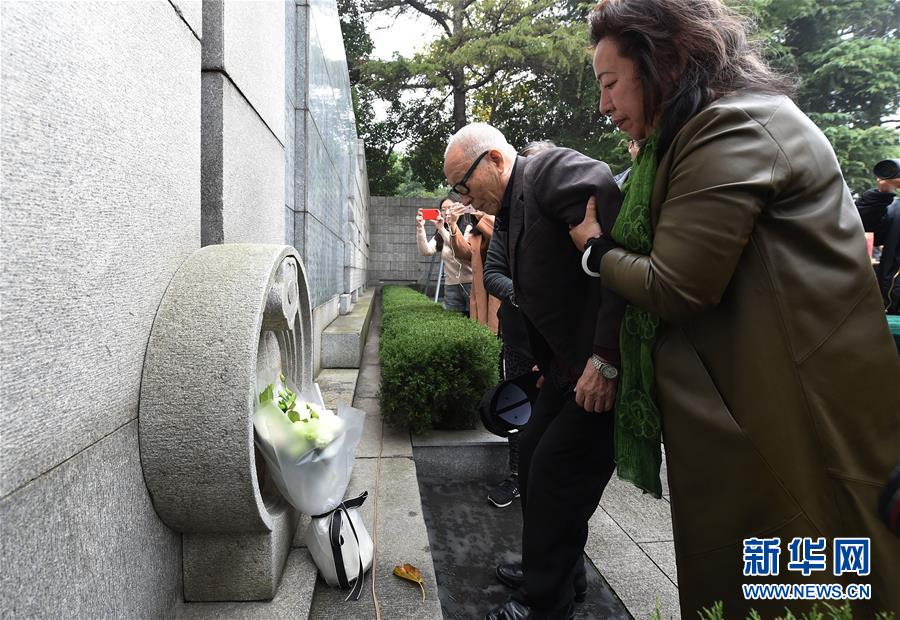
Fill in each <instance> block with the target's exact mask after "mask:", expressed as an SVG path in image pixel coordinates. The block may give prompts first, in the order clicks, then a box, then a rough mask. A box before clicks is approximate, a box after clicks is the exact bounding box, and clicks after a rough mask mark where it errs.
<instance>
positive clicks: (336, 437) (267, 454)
mask: <svg viewBox="0 0 900 620" xmlns="http://www.w3.org/2000/svg"><path fill="white" fill-rule="evenodd" d="M364 421H365V412H363V411H360V410H359V409H354V408H352V407H346V406H343V405H342V406H340V407H338V411H337V413H336V414H335V413H334V412H333V411H331V410H330V409H326V408H325V405H324V403H323V401H322V395H321V393H320V392H319V388H318V385H315V384H314V385H313V389H312V390H309V391H307V392H301V391H299V390H297V389H296V388H294V387H293V386H291V385H289V384H288V383H287V382H286V381H285V377H284V375H283V374H279V376H278V378H277V380H276V381H273V382H272V383H269V384H268V385H266V387H265V389H263V390H262V392H261V393H260V394H259V400H258V402H257V405H256V411H255V413H254V416H253V427H254V428H255V429H256V445H257V447H258V448H259V451H260V452H261V453H262V455H263V458H265V460H266V464H267V465H268V467H269V472H270V473H271V475H272V478H273V480H274V481H275V484H276V485H277V486H278V489H279V490H280V491H281V493H282V495H284V497H285V498H286V499H287V500H288V501H289V502H290V503H291V504H292V505H293V506H294V507H295V508H296V509H297V510H299V511H301V512H303V513H305V514H308V515H317V514H323V513H326V512H329V511H331V510H333V509H334V508H335V507H337V506H338V505H339V504H340V503H341V500H342V499H343V497H344V492H345V491H346V490H347V484H348V483H349V482H350V474H351V472H352V471H353V460H354V458H355V453H356V446H357V444H358V443H359V439H360V437H361V436H362V427H363V422H364Z"/></svg>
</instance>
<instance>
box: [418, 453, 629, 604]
mask: <svg viewBox="0 0 900 620" xmlns="http://www.w3.org/2000/svg"><path fill="white" fill-rule="evenodd" d="M506 455H507V448H506V446H504V445H474V446H441V447H422V448H415V449H414V450H413V456H414V458H415V461H416V469H417V471H418V480H419V493H420V494H421V496H422V513H423V516H424V517H425V525H426V526H427V528H428V542H429V544H430V546H431V556H432V558H433V560H434V570H435V573H436V574H437V585H438V596H439V597H440V599H441V609H442V611H443V613H444V617H445V618H453V619H460V620H462V619H465V620H470V619H473V618H484V616H485V614H487V612H488V611H490V610H491V609H492V608H493V607H495V606H496V605H500V604H502V603H503V602H504V601H505V600H506V599H507V597H508V596H509V595H510V593H511V591H510V590H509V589H508V588H506V587H505V586H503V585H502V584H500V583H499V582H498V581H497V579H496V577H495V576H494V569H495V567H496V566H497V564H498V563H501V562H514V561H519V559H520V557H521V556H520V553H521V534H522V511H521V506H520V504H519V500H516V501H515V502H513V504H512V505H511V506H508V507H506V508H497V507H495V506H494V505H493V504H491V503H490V502H489V501H488V500H487V494H488V492H489V491H490V489H491V486H492V485H493V484H496V483H497V482H499V481H500V480H502V479H503V478H504V477H505V474H506V472H507V471H508V470H507V465H506ZM585 567H586V569H587V582H588V591H587V599H586V600H585V602H583V603H579V604H576V608H575V612H576V613H575V617H576V618H579V619H581V618H583V619H588V618H591V619H594V618H596V619H606V618H616V619H618V618H622V619H630V618H631V615H630V614H629V613H628V611H627V610H626V609H625V607H624V606H623V605H622V603H621V601H619V599H618V598H617V597H616V595H615V594H614V593H613V591H612V590H611V589H610V587H609V585H608V584H607V583H606V581H605V580H604V579H603V577H602V576H601V575H600V573H599V572H598V571H597V569H596V568H595V567H594V565H593V564H592V563H591V561H590V560H589V559H588V558H587V557H585Z"/></svg>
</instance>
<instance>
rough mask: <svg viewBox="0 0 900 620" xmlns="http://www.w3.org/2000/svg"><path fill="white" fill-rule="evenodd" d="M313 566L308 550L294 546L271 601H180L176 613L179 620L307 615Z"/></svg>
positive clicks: (270, 619) (268, 619)
mask: <svg viewBox="0 0 900 620" xmlns="http://www.w3.org/2000/svg"><path fill="white" fill-rule="evenodd" d="M315 579H316V566H315V564H314V563H313V560H312V557H310V555H309V551H307V550H306V549H294V550H293V551H291V554H290V555H289V556H288V559H287V564H286V566H285V568H284V574H283V575H282V578H281V585H280V586H279V587H278V593H277V594H276V595H275V598H274V599H272V600H271V601H257V602H244V603H182V604H180V605H179V606H178V607H177V609H176V612H175V617H176V618H179V619H180V620H207V619H209V620H216V619H219V618H240V619H242V620H245V619H246V620H256V619H259V620H280V619H281V618H284V620H293V619H296V618H306V617H307V616H308V614H309V609H310V603H311V602H312V599H313V596H312V594H313V587H314V585H315Z"/></svg>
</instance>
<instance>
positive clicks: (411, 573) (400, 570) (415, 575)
mask: <svg viewBox="0 0 900 620" xmlns="http://www.w3.org/2000/svg"><path fill="white" fill-rule="evenodd" d="M394 574H395V575H397V576H398V577H400V578H401V579H408V580H409V581H415V582H416V583H417V584H419V587H420V588H422V600H423V601H424V600H425V579H424V578H423V577H422V572H421V571H420V570H419V569H418V568H416V567H415V566H413V565H412V564H404V565H403V566H395V567H394Z"/></svg>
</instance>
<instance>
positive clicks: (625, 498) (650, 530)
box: [600, 474, 674, 543]
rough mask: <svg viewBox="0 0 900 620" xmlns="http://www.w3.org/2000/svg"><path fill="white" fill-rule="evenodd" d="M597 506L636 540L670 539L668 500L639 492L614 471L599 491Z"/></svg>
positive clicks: (670, 521) (672, 538)
mask: <svg viewBox="0 0 900 620" xmlns="http://www.w3.org/2000/svg"><path fill="white" fill-rule="evenodd" d="M600 507H601V508H604V509H605V510H606V511H607V512H608V513H609V514H610V515H611V516H612V517H613V518H614V519H615V521H616V523H618V524H619V527H621V528H622V529H623V530H625V532H626V533H627V534H628V535H629V536H630V537H631V539H632V540H634V541H635V542H637V543H643V542H659V541H665V540H674V535H673V534H672V516H671V512H670V508H669V502H668V501H666V500H665V499H654V498H653V496H651V495H649V494H644V493H642V492H641V490H640V489H638V488H637V487H635V486H634V485H632V484H630V483H628V482H625V481H624V480H621V479H619V478H618V477H616V475H615V474H613V477H612V479H611V480H610V481H609V484H608V485H607V486H606V490H605V491H603V498H602V499H601V500H600Z"/></svg>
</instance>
